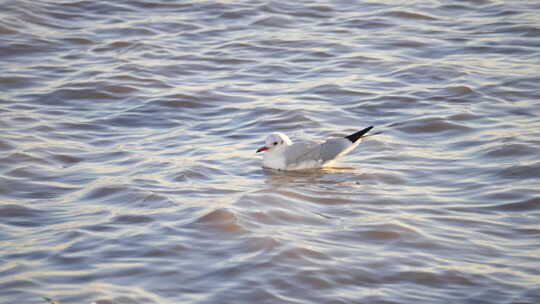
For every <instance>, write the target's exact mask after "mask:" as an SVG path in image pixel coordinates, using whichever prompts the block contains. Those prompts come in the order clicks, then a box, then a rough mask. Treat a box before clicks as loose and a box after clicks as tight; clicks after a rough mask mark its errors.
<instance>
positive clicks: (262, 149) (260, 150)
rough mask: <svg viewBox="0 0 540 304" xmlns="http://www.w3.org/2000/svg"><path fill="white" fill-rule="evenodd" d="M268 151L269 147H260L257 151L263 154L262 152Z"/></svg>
mask: <svg viewBox="0 0 540 304" xmlns="http://www.w3.org/2000/svg"><path fill="white" fill-rule="evenodd" d="M266 150H268V147H266V146H264V147H260V148H259V149H258V150H257V153H259V152H262V151H266Z"/></svg>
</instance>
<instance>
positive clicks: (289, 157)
mask: <svg viewBox="0 0 540 304" xmlns="http://www.w3.org/2000/svg"><path fill="white" fill-rule="evenodd" d="M371 128H373V126H371V127H367V128H365V129H363V130H361V131H358V132H356V133H354V134H351V135H349V136H345V137H337V138H330V139H327V140H326V141H305V142H299V143H294V144H293V143H292V141H291V140H290V139H289V137H287V135H285V134H283V133H279V132H277V133H272V134H270V135H269V136H268V137H267V138H266V140H265V145H264V146H263V147H261V148H259V149H258V150H257V152H262V151H266V152H265V154H264V159H263V167H266V168H270V169H278V170H301V169H314V168H321V167H324V166H326V165H330V164H331V163H332V162H334V161H335V160H336V159H338V158H339V157H341V156H343V155H345V154H347V153H349V152H350V151H351V150H353V149H354V148H356V146H358V144H359V143H360V141H361V140H360V139H361V138H363V137H365V136H366V135H365V134H366V133H367V132H368V131H369V130H371Z"/></svg>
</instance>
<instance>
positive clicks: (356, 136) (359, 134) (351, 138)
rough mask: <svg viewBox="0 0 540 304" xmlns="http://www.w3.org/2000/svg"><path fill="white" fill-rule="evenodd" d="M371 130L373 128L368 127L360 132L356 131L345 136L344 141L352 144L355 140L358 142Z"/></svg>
mask: <svg viewBox="0 0 540 304" xmlns="http://www.w3.org/2000/svg"><path fill="white" fill-rule="evenodd" d="M371 129H373V126H369V127H367V128H365V129H363V130H361V131H358V132H356V133H354V134H351V135H349V136H345V138H346V139H348V140H349V141H351V142H352V143H355V142H356V141H357V140H359V139H360V138H362V137H363V136H364V135H366V133H367V132H369V130H371Z"/></svg>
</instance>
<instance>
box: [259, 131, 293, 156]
mask: <svg viewBox="0 0 540 304" xmlns="http://www.w3.org/2000/svg"><path fill="white" fill-rule="evenodd" d="M290 145H292V141H291V140H290V139H289V137H287V135H285V134H283V133H280V132H276V133H272V134H270V135H268V137H267V138H266V140H265V141H264V146H262V147H260V148H259V149H258V150H257V153H259V152H263V151H268V152H272V151H279V150H281V149H283V148H285V147H286V146H290Z"/></svg>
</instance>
